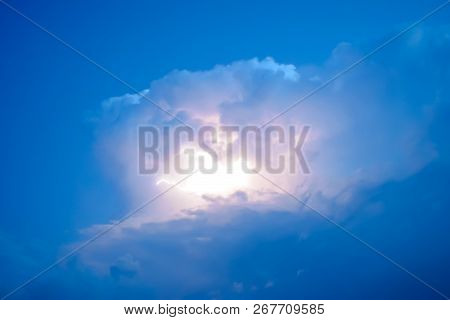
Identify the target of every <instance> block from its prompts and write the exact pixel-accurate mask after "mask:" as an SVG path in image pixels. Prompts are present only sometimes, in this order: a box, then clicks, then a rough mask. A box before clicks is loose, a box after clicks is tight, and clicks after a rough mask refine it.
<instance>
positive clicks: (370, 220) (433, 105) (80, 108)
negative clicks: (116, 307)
mask: <svg viewBox="0 0 450 320" xmlns="http://www.w3.org/2000/svg"><path fill="white" fill-rule="evenodd" d="M9 3H10V4H11V5H13V6H14V7H16V8H17V9H18V10H20V11H21V12H23V13H24V14H25V15H27V16H29V17H30V18H32V19H33V20H35V21H36V22H38V23H39V24H41V25H42V26H44V27H45V28H47V29H48V30H50V31H51V32H53V33H55V34H57V35H58V36H59V37H61V38H62V39H64V40H65V41H67V42H68V43H70V44H71V45H72V46H74V47H75V48H77V49H78V50H80V51H81V52H83V53H85V54H86V55H87V56H89V57H90V58H92V59H93V60H95V61H97V62H98V63H100V64H102V65H103V66H105V67H106V68H107V69H109V70H110V71H111V72H113V73H114V74H116V75H117V76H119V77H120V78H122V79H124V80H125V81H127V82H128V83H130V84H131V85H132V86H133V87H135V88H137V89H139V90H145V89H150V92H151V94H152V95H154V96H155V97H157V98H159V99H166V100H167V101H171V102H173V103H174V105H175V106H176V105H177V103H179V102H178V100H177V96H176V95H175V92H178V91H176V90H175V88H181V89H183V90H185V91H186V92H194V93H197V94H198V95H199V96H202V94H204V93H203V92H202V91H196V90H200V89H199V88H205V86H206V92H213V93H216V91H214V90H216V89H217V88H219V89H220V90H223V92H224V94H228V93H229V91H230V90H231V89H230V88H229V87H228V86H227V85H226V84H227V83H228V82H226V81H227V79H228V78H227V73H226V72H225V71H224V70H231V71H230V72H231V74H232V75H233V79H235V80H233V81H236V83H237V84H238V85H239V87H242V88H244V89H245V93H246V94H247V95H246V97H248V100H245V102H252V103H254V104H255V105H258V104H263V103H264V102H267V100H265V99H266V98H267V97H266V96H264V95H261V94H257V93H258V92H256V91H254V90H253V87H254V86H253V85H254V84H255V83H258V84H262V85H264V86H265V88H267V90H268V92H272V91H270V90H271V89H270V88H276V89H273V90H274V96H275V97H277V98H278V101H280V104H272V105H271V107H270V108H268V111H271V112H274V113H275V112H276V111H277V110H279V111H281V110H282V107H283V106H284V105H285V104H286V103H289V101H292V100H295V98H296V97H299V96H301V95H302V93H304V92H307V91H308V89H310V88H313V87H314V81H316V80H311V79H318V80H317V81H318V83H320V81H323V80H324V79H327V78H328V77H330V76H331V75H333V74H334V73H335V72H337V71H339V70H341V69H343V68H344V67H346V66H347V65H349V64H351V63H352V62H353V61H355V59H358V57H361V56H362V55H363V54H364V53H366V52H369V51H370V50H371V49H372V48H374V47H375V46H377V45H378V44H379V43H381V42H383V41H384V40H386V39H388V38H389V37H390V36H392V35H394V34H395V33H396V32H399V31H401V30H402V29H403V28H405V27H406V26H408V25H409V24H411V23H412V22H415V21H416V20H418V19H419V18H421V17H422V16H423V15H424V14H426V13H427V12H429V11H430V10H432V9H433V8H434V7H436V6H437V5H439V4H440V3H441V2H440V1H414V2H410V1H398V2H392V1H369V2H367V1H366V2H360V1H344V2H339V3H337V2H334V1H327V2H320V3H319V2H318V3H315V2H304V1H300V2H298V1H286V2H285V1H277V2H265V3H259V2H252V1H249V2H247V3H246V4H243V3H241V2H239V1H236V2H234V1H223V2H214V4H212V3H209V2H206V1H205V2H195V3H189V4H187V3H181V2H171V1H164V2H161V3H160V2H154V1H139V2H133V3H128V2H119V1H114V2H108V3H107V4H105V2H100V1H89V2H80V1H71V2H65V3H59V2H51V1H40V2H24V1H12V0H11V1H9ZM449 10H450V8H446V9H444V10H443V11H441V12H439V13H437V14H436V15H435V16H433V17H432V18H430V19H429V20H427V21H425V22H424V23H423V24H421V25H420V26H418V27H417V28H416V29H414V30H412V31H411V32H409V33H408V34H406V35H405V36H404V37H402V38H401V39H399V40H398V41H396V42H394V43H393V44H392V45H390V46H388V47H386V48H385V49H383V50H382V51H380V52H379V53H378V54H377V55H376V56H374V57H372V58H371V59H369V60H368V61H367V62H365V63H364V64H363V65H362V66H361V67H358V69H355V70H354V71H352V72H351V73H349V74H348V75H346V76H344V77H343V78H342V79H341V80H340V81H339V83H337V84H336V86H333V87H331V88H328V89H327V90H324V92H322V93H318V94H317V96H316V97H314V100H312V103H313V102H314V105H315V106H317V108H313V107H305V108H299V109H296V110H293V111H292V114H291V115H290V117H291V118H294V119H296V117H297V118H301V119H307V120H308V121H309V122H310V123H312V124H313V129H314V126H315V127H316V128H318V130H319V132H325V133H328V134H329V136H331V138H329V139H325V140H324V141H323V142H322V141H321V143H320V144H318V145H316V146H312V147H311V149H310V152H311V154H313V155H317V154H318V155H319V156H317V157H316V158H314V159H317V160H314V159H313V162H312V163H311V165H312V170H313V174H312V178H311V180H312V182H311V184H308V185H307V187H308V189H307V190H306V192H309V193H311V194H312V196H311V199H312V200H311V201H313V202H312V203H313V204H315V205H317V206H319V207H320V208H321V210H324V211H326V212H327V214H329V215H331V216H332V217H334V218H336V219H337V220H338V221H339V223H340V224H342V225H344V226H345V227H346V228H348V229H349V230H351V231H352V232H354V233H355V234H357V235H358V236H359V237H361V238H362V239H364V240H365V241H367V242H368V243H370V244H372V245H373V246H374V247H376V248H377V249H378V250H380V251H381V252H383V253H385V254H386V255H387V256H389V257H391V258H392V259H394V260H395V261H397V262H398V263H399V264H400V265H402V266H404V267H405V268H406V269H408V270H410V271H411V272H412V273H414V274H415V275H417V276H418V277H419V278H420V279H423V280H424V281H426V282H427V283H428V284H430V285H431V286H432V287H434V288H436V289H437V290H438V291H440V292H442V293H444V294H445V295H447V296H449V295H450V281H449V279H450V277H449V272H448V270H450V250H449V245H450V241H449V236H448V230H449V228H450V217H449V214H448V212H449V209H450V203H449V200H448V197H447V190H448V187H449V181H450V162H449V160H450V154H449V147H448V138H449V133H448V130H447V128H446V127H447V123H446V119H448V116H449V107H450V97H449V90H448V89H449V87H448V86H449V85H448V84H449V83H450V64H449V62H448V57H449V53H450V36H449V35H450V26H449V24H448V21H449V16H450V11H449ZM0 37H1V40H2V50H1V53H0V55H1V58H2V59H0V85H1V88H2V89H1V90H0V94H1V101H2V108H1V112H2V117H1V118H0V119H1V120H0V121H1V125H0V130H1V131H0V135H1V137H2V139H1V140H0V141H1V148H2V150H3V152H2V157H1V160H0V164H1V166H2V169H3V173H2V179H1V180H0V189H1V194H2V201H1V214H0V219H1V220H0V221H1V223H0V244H1V252H0V263H1V265H2V268H1V269H2V273H1V274H0V293H1V294H2V295H4V294H6V293H8V292H9V291H10V290H12V289H14V288H15V287H16V286H18V285H19V284H21V283H22V282H24V281H25V280H27V279H28V278H30V277H31V276H33V275H34V274H36V273H37V272H39V271H40V270H41V269H43V268H44V267H46V266H47V265H49V264H51V263H52V262H53V261H55V259H57V258H58V257H60V256H61V255H63V254H64V252H66V251H67V250H68V248H70V247H71V246H73V245H74V244H76V243H78V242H79V241H82V239H84V238H85V237H86V236H87V235H89V230H92V228H93V227H95V226H99V225H104V224H107V223H108V222H110V221H112V220H114V219H118V218H120V217H122V216H123V214H124V213H125V212H127V211H128V210H130V209H131V208H133V207H134V206H135V204H136V201H137V200H140V199H141V197H142V194H141V193H140V192H141V190H142V189H141V188H140V186H141V185H140V184H139V182H138V181H137V180H134V179H129V176H126V175H124V174H123V172H125V171H127V170H131V168H130V167H128V166H127V164H125V165H124V164H123V162H122V161H123V158H121V156H122V155H123V154H122V155H117V153H115V152H114V150H113V152H111V150H109V149H108V148H106V147H105V143H106V144H107V145H118V146H120V147H124V148H126V147H127V146H128V144H127V142H126V141H125V142H123V141H122V140H120V138H118V136H121V134H126V132H128V130H133V129H134V127H130V125H129V120H130V119H133V117H135V116H136V117H138V116H141V114H142V113H143V112H146V110H147V108H149V106H147V105H144V104H142V103H141V104H139V105H138V106H137V107H136V108H134V109H133V108H131V109H130V108H129V105H128V104H127V102H126V100H125V99H124V98H123V97H124V95H125V94H127V93H131V94H132V93H133V92H130V89H129V88H126V87H124V86H123V84H121V83H119V82H117V81H116V80H114V79H112V78H111V77H110V76H108V75H107V74H105V73H104V72H102V71H101V70H99V69H98V68H96V67H95V66H93V65H92V64H90V63H88V62H87V61H86V60H84V59H83V58H81V57H80V56H78V55H76V54H75V53H74V52H73V51H71V50H69V49H67V48H66V47H64V46H63V45H61V44H60V43H59V42H58V41H56V40H55V39H53V38H51V37H50V36H49V35H48V34H46V33H44V32H42V30H39V29H37V28H36V27H35V26H33V25H32V24H30V23H29V22H28V21H26V20H25V19H24V18H23V17H20V16H18V15H17V14H15V13H14V12H12V11H11V10H9V9H8V8H6V7H5V6H3V5H1V4H0ZM267 57H271V59H270V61H272V62H271V63H273V66H274V68H275V67H276V68H284V67H285V66H290V65H292V66H294V67H295V70H296V72H298V74H299V75H300V76H301V77H302V78H301V79H309V80H308V81H306V82H305V83H303V82H301V83H298V84H297V83H295V84H290V82H289V81H288V80H286V79H284V78H282V77H280V76H279V74H278V73H276V72H272V71H270V70H269V71H267V70H266V69H265V67H264V63H265V62H264V61H268V60H265V59H266V58H267ZM221 66H222V67H221ZM174 70H189V71H186V73H183V72H181V71H174ZM227 72H228V71H227ZM301 81H303V80H301ZM186 83H188V84H186ZM234 83H235V82H232V83H231V84H234ZM210 85H211V86H212V89H211V88H210V87H209V86H210ZM219 89H217V90H219ZM111 97H118V100H114V101H116V102H111V101H112V100H111V99H110V98H111ZM182 97H183V98H185V100H186V99H192V101H191V100H189V101H191V102H192V103H193V104H195V103H196V98H195V97H196V96H195V95H193V97H191V96H188V95H186V96H182ZM284 99H285V100H286V101H284ZM108 101H109V104H108ZM117 101H118V102H117ZM281 102H282V103H281ZM114 103H118V104H120V106H115V105H114ZM105 105H109V106H112V107H113V108H115V109H114V110H116V109H117V110H118V111H117V112H118V114H119V116H117V119H116V118H114V119H113V121H106V122H105V121H104V120H101V121H92V119H93V118H97V117H98V115H100V117H101V118H102V119H103V116H105V114H104V113H107V112H110V111H108V110H107V111H105V107H102V106H105ZM240 107H241V105H240V104H237V103H236V104H229V105H226V108H223V109H221V110H220V112H221V115H222V116H223V117H229V118H227V119H233V120H235V121H237V122H239V121H241V122H246V121H251V120H259V119H249V118H248V117H249V113H248V112H245V110H241V109H239V108H240ZM106 109H108V108H106ZM130 110H131V111H130ZM227 110H233V112H229V111H227ZM236 110H237V111H236ZM188 111H192V112H193V111H195V110H188ZM227 112H228V113H227ZM251 113H252V112H251ZM154 117H155V118H154V119H153V120H154V121H159V120H161V119H162V115H161V116H160V117H161V118H158V116H154ZM106 118H107V117H106ZM155 119H156V120H155ZM161 121H162V120H161ZM330 128H331V129H330ZM328 129H329V130H330V131H327V130H328ZM320 130H324V131H320ZM316 132H317V131H316ZM336 132H337V133H336ZM105 141H106V142H105ZM120 150H122V149H120ZM125 158H126V157H125ZM335 159H338V160H337V161H336V160H335ZM355 172H357V173H358V174H355ZM316 177H317V179H316ZM355 177H356V178H355ZM130 181H131V182H130ZM290 183H291V184H290V186H292V187H296V186H297V184H296V183H297V181H290ZM349 190H350V191H349ZM154 191H155V192H156V190H154ZM348 194H350V195H351V196H348ZM342 199H344V200H345V201H344V200H342ZM284 201H285V200H282V202H281V203H283V204H284V203H285V202H284ZM294 207H295V206H294ZM159 209H161V208H159ZM155 210H157V209H155ZM259 211H260V210H259V209H258V208H257V207H255V206H250V205H246V204H239V205H237V206H234V205H233V206H227V205H225V206H224V205H213V206H210V207H208V208H207V209H205V210H198V211H195V212H194V214H195V217H196V219H194V220H186V219H180V220H176V219H167V220H166V221H164V222H160V223H155V222H146V221H144V222H140V223H139V224H138V225H137V226H135V227H134V228H130V230H124V231H123V232H124V235H123V236H122V237H120V238H114V237H109V238H108V237H106V239H104V241H99V243H98V244H93V245H92V248H89V250H86V251H85V252H84V253H80V254H79V255H77V256H75V257H73V258H71V259H70V260H68V261H66V262H65V263H63V264H62V265H60V266H58V267H56V268H55V269H54V270H52V271H51V272H49V273H47V274H46V275H44V276H43V277H41V278H40V279H38V280H36V281H35V282H34V283H32V284H30V285H29V286H27V287H26V288H24V289H22V290H21V291H19V292H18V293H17V294H16V295H15V296H14V297H16V298H42V299H46V298H55V299H58V298H89V299H101V298H125V299H127V298H237V299H239V298H274V299H276V298H287V299H305V298H310V299H321V298H337V299H341V298H352V299H366V298H375V299H378V298H381V299H383V298H386V299H395V298H401V299H403V298H405V299H415V298H426V299H427V298H430V299H433V298H442V296H439V295H437V294H436V292H435V291H433V290H431V289H430V288H429V287H427V286H425V285H423V284H422V283H420V282H418V281H417V280H416V279H414V278H412V277H411V276H410V275H408V274H406V273H405V272H403V271H401V270H399V269H398V268H397V267H395V266H393V265H392V264H391V263H390V262H388V261H386V260H385V259H383V258H382V257H380V256H378V255H377V254H375V253H374V252H372V251H370V250H368V249H367V248H366V247H364V246H363V245H361V244H360V243H358V242H357V241H355V240H354V239H352V238H350V237H348V235H346V234H345V233H342V232H341V231H340V230H339V229H336V227H335V226H333V225H329V224H327V223H326V222H325V221H323V220H321V219H320V218H318V217H316V216H315V215H314V213H312V212H308V211H307V210H306V211H305V209H304V208H292V204H291V205H290V206H289V205H288V206H287V207H284V206H281V207H277V208H272V207H271V208H269V209H266V210H264V212H259ZM211 212H212V213H215V212H217V213H218V214H221V215H224V216H226V217H228V218H227V219H226V223H217V222H215V221H211V218H210V215H211ZM305 213H306V214H305ZM86 230H88V231H86ZM180 266H181V267H180Z"/></svg>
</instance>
